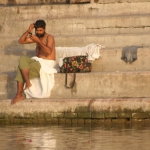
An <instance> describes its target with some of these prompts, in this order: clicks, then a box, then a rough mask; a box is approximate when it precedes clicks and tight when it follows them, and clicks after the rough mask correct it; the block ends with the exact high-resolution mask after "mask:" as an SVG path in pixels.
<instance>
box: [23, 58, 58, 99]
mask: <svg viewBox="0 0 150 150" xmlns="http://www.w3.org/2000/svg"><path fill="white" fill-rule="evenodd" d="M32 59H35V60H36V61H39V63H40V65H41V69H40V77H39V78H34V79H30V82H31V84H32V86H31V87H30V88H28V89H27V90H24V92H25V94H26V98H48V97H50V94H51V90H52V88H53V87H54V85H55V81H54V73H57V70H56V69H55V68H54V67H55V65H56V62H55V61H54V60H47V59H42V58H38V57H36V56H35V57H32Z"/></svg>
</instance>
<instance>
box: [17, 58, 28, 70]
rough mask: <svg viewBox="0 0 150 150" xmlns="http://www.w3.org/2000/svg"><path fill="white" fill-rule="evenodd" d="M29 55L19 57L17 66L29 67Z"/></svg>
mask: <svg viewBox="0 0 150 150" xmlns="http://www.w3.org/2000/svg"><path fill="white" fill-rule="evenodd" d="M28 59H29V57H28V56H21V57H20V59H19V67H20V68H21V69H23V68H25V69H28V68H29V64H28V63H29V60H28Z"/></svg>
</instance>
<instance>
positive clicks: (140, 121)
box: [131, 119, 145, 123]
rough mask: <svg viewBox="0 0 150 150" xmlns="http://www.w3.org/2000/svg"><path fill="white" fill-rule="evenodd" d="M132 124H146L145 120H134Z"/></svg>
mask: <svg viewBox="0 0 150 150" xmlns="http://www.w3.org/2000/svg"><path fill="white" fill-rule="evenodd" d="M131 121H132V123H145V119H132V120H131Z"/></svg>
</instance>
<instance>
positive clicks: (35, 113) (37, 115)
mask: <svg viewBox="0 0 150 150" xmlns="http://www.w3.org/2000/svg"><path fill="white" fill-rule="evenodd" d="M30 117H31V118H33V119H35V118H39V113H38V112H32V113H31V114H30Z"/></svg>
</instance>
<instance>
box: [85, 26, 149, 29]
mask: <svg viewBox="0 0 150 150" xmlns="http://www.w3.org/2000/svg"><path fill="white" fill-rule="evenodd" d="M109 28H150V26H128V27H122V26H115V27H112V26H110V27H102V28H87V29H109Z"/></svg>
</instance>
